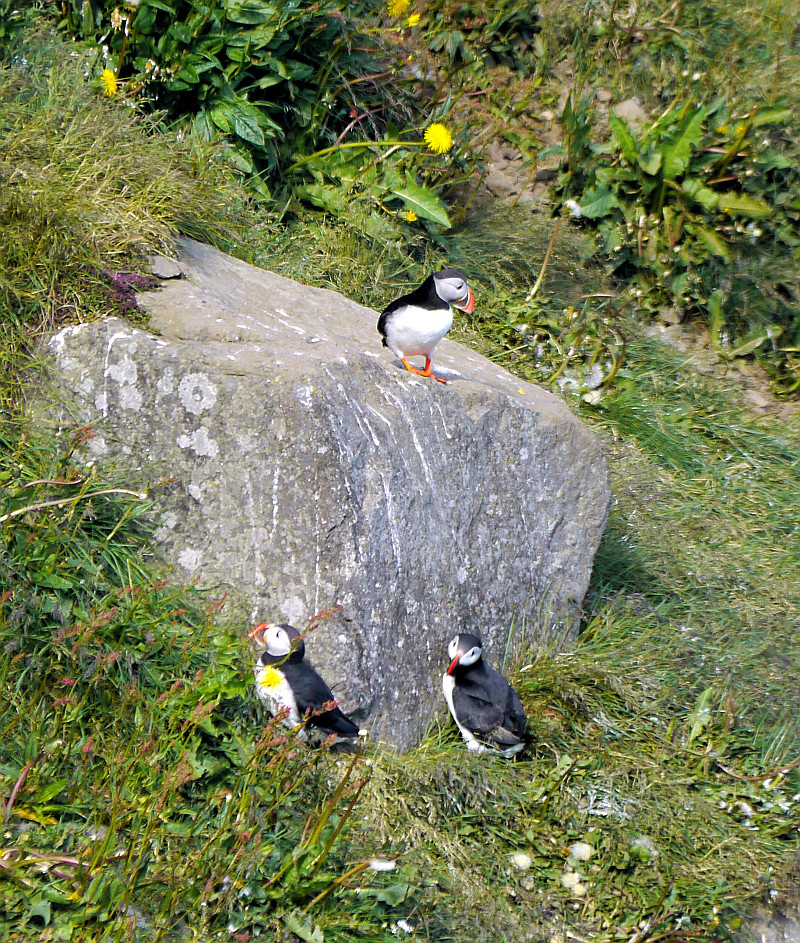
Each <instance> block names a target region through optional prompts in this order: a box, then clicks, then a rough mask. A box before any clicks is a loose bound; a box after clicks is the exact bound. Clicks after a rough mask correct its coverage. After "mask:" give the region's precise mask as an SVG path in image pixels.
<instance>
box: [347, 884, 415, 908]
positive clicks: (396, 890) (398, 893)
mask: <svg viewBox="0 0 800 943" xmlns="http://www.w3.org/2000/svg"><path fill="white" fill-rule="evenodd" d="M413 889H414V888H413V885H411V884H390V885H389V886H388V887H374V888H373V887H370V888H364V889H363V890H361V891H359V897H374V898H375V900H379V901H381V903H383V904H389V906H390V907H396V906H397V905H398V904H402V903H403V901H404V900H406V898H407V897H408V896H409V894H411V892H412V891H413Z"/></svg>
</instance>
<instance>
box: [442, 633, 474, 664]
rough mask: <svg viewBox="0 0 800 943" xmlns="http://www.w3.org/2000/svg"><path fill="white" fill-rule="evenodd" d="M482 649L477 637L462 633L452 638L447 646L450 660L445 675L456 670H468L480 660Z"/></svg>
mask: <svg viewBox="0 0 800 943" xmlns="http://www.w3.org/2000/svg"><path fill="white" fill-rule="evenodd" d="M482 647H483V643H482V642H481V640H480V639H479V638H478V636H477V635H471V634H470V633H469V632H462V633H460V634H459V635H456V636H454V637H453V639H452V640H451V641H450V644H449V645H448V646H447V654H448V655H449V656H450V659H451V661H450V667H449V668H448V669H447V674H452V673H453V672H454V671H455V670H456V668H469V666H470V665H474V664H477V662H479V661H480V660H481V654H482Z"/></svg>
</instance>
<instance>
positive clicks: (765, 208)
mask: <svg viewBox="0 0 800 943" xmlns="http://www.w3.org/2000/svg"><path fill="white" fill-rule="evenodd" d="M719 208H720V209H721V210H722V211H723V212H725V213H730V214H731V215H733V216H747V217H748V218H750V219H763V218H764V217H765V216H770V215H771V214H772V207H771V206H770V205H769V203H766V202H765V201H764V200H760V199H759V198H758V197H755V196H750V195H749V194H748V193H722V194H720V197H719Z"/></svg>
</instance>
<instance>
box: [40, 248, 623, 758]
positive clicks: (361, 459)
mask: <svg viewBox="0 0 800 943" xmlns="http://www.w3.org/2000/svg"><path fill="white" fill-rule="evenodd" d="M180 265H181V268H182V270H183V272H184V274H185V278H184V279H181V280H179V281H170V282H167V283H166V284H165V285H164V286H163V287H162V289H161V290H160V291H156V292H150V293H146V294H142V295H139V296H138V298H137V300H138V302H139V305H140V307H141V308H142V309H144V310H145V311H146V312H147V313H148V314H149V315H150V319H151V320H150V325H151V327H152V333H148V332H146V331H143V330H138V329H136V328H134V327H132V326H131V325H130V324H129V323H127V322H125V321H123V320H120V319H109V320H106V321H104V322H97V323H93V324H86V325H78V326H74V327H68V328H65V329H63V330H61V331H60V332H59V333H57V334H56V335H55V336H53V337H51V338H50V340H49V341H48V344H47V347H48V349H49V351H50V353H51V354H52V361H51V365H50V368H49V370H48V373H47V375H46V376H47V377H48V378H49V381H48V384H45V388H49V390H50V395H51V398H53V397H54V399H55V401H57V402H58V401H60V403H61V405H56V406H53V407H52V408H50V409H49V419H48V421H50V422H52V423H57V422H63V421H65V420H66V419H67V418H69V419H71V420H72V421H77V422H79V423H89V424H92V425H93V426H94V427H95V430H96V436H95V438H93V439H91V440H90V441H89V442H88V449H89V459H90V460H94V461H97V462H103V463H106V462H111V463H113V464H114V465H116V466H117V467H120V466H122V467H125V468H127V469H129V470H130V478H131V481H132V483H133V482H137V483H141V482H142V481H143V482H145V483H146V482H148V481H154V480H158V479H162V480H163V479H169V480H172V482H173V483H172V484H171V485H170V486H169V487H168V489H167V491H166V493H164V492H163V491H157V493H156V498H155V500H156V502H157V507H158V514H159V519H158V524H159V526H158V531H157V541H158V544H159V546H160V548H161V550H162V551H163V553H164V554H165V555H166V557H167V558H168V560H170V561H172V565H173V566H174V568H175V575H176V576H177V577H179V578H181V579H186V580H189V579H195V580H197V581H199V583H200V584H201V585H204V586H214V587H217V588H218V590H219V591H222V590H223V589H225V590H229V591H230V593H231V596H232V597H233V599H234V601H235V602H234V605H236V606H238V607H239V611H241V613H242V629H243V631H244V630H245V629H246V628H247V627H248V626H249V624H250V621H251V620H256V619H258V620H261V619H266V620H274V621H290V622H292V623H294V624H295V625H297V626H298V627H300V628H302V627H303V626H305V624H306V623H307V621H308V620H309V618H310V617H311V616H313V615H314V614H315V613H317V612H318V611H320V610H322V609H326V608H331V607H335V606H341V607H342V608H341V611H340V612H339V613H338V614H337V615H336V616H334V617H333V618H331V619H328V620H326V621H323V622H322V623H321V625H320V626H319V628H318V629H316V630H315V632H314V633H313V634H312V635H311V636H310V637H309V638H308V639H307V651H308V655H309V658H310V660H311V661H312V663H315V664H316V666H317V668H318V669H319V670H320V671H321V673H322V674H323V676H324V677H325V678H326V680H327V681H328V682H329V684H330V685H331V686H332V688H333V691H334V693H335V695H336V696H337V698H339V699H340V701H341V703H342V707H343V709H344V710H345V711H346V712H348V713H350V714H352V715H355V717H356V719H357V720H358V721H359V722H360V723H362V724H363V725H364V726H367V727H368V728H369V729H370V731H371V735H372V737H373V738H377V739H381V740H384V741H387V742H389V743H392V744H394V745H396V746H397V747H399V748H403V749H404V748H408V747H410V746H412V745H413V744H414V743H416V742H417V741H418V739H419V737H420V735H421V734H422V733H423V732H424V729H425V727H426V726H427V724H428V722H429V720H430V719H431V717H432V716H433V715H434V714H444V713H445V712H446V708H445V704H444V699H443V698H442V696H441V689H440V679H441V674H442V671H443V668H444V666H445V662H446V645H447V642H448V641H449V639H450V638H451V637H452V636H453V635H454V634H455V633H456V632H459V631H463V630H467V629H468V630H470V631H476V632H478V633H479V634H480V635H481V636H482V637H483V639H484V643H485V646H486V649H487V653H488V654H489V657H490V659H491V661H492V662H493V664H495V665H496V666H497V667H498V668H501V667H502V664H503V655H504V652H505V651H506V650H507V648H506V646H507V643H509V633H510V632H511V633H512V638H511V641H510V646H509V649H508V650H509V651H511V652H512V653H518V652H521V651H522V650H523V649H524V648H526V647H527V648H530V647H531V646H533V645H535V644H536V643H539V642H545V641H547V640H550V641H553V640H555V641H556V642H563V641H566V640H567V639H569V638H570V637H571V636H573V635H574V633H575V631H576V626H577V618H578V614H579V608H580V605H581V601H582V599H583V596H584V593H585V591H586V588H587V585H588V581H589V575H590V571H591V566H592V559H593V556H594V552H595V549H596V547H597V544H598V542H599V540H600V536H601V534H602V531H603V528H604V525H605V522H606V517H607V512H608V507H609V500H610V495H609V486H608V476H607V469H606V464H605V461H604V458H603V455H602V453H601V449H600V447H599V445H598V442H597V440H596V439H595V437H594V436H593V435H592V434H591V432H590V431H589V430H588V429H587V428H586V427H585V426H583V425H582V424H581V423H580V422H579V421H578V420H577V419H576V418H575V417H574V416H573V415H572V413H571V412H570V411H569V410H568V409H567V408H566V407H565V406H564V405H563V404H562V402H561V401H560V400H558V399H557V398H556V397H554V396H552V395H550V394H549V393H547V392H545V391H543V390H541V389H539V388H537V387H535V386H532V385H530V384H527V383H524V382H523V381H521V380H518V379H516V378H514V377H512V376H511V375H510V374H509V373H507V372H506V371H505V370H503V369H501V368H499V367H497V366H496V365H495V364H493V363H491V362H490V361H489V360H486V359H485V358H483V357H481V356H480V355H478V354H476V353H474V352H472V351H470V350H468V349H466V348H464V347H462V346H461V345H458V344H455V343H452V342H450V341H447V340H445V341H443V342H442V343H441V344H440V345H439V346H438V347H437V349H436V357H435V361H436V362H435V366H436V367H437V370H438V372H439V373H440V374H441V375H443V376H448V377H449V378H450V381H451V382H450V383H449V384H448V385H447V386H444V385H442V384H440V383H436V382H435V381H432V380H429V379H422V378H420V377H417V376H414V375H412V374H411V373H408V372H406V371H405V370H404V369H403V368H402V366H401V365H400V363H399V361H397V360H396V359H395V358H394V356H393V355H392V354H391V353H390V352H389V351H387V350H385V349H383V348H381V346H380V342H379V336H378V334H377V331H376V320H377V315H376V312H374V311H371V310H369V309H367V308H364V307H362V306H360V305H358V304H355V303H354V302H352V301H349V300H348V299H347V298H344V297H342V296H341V295H339V294H337V293H335V292H332V291H327V290H323V289H317V288H307V287H304V286H302V285H299V284H297V283H296V282H294V281H291V280H290V279H287V278H282V277H280V276H278V275H274V274H272V273H270V272H267V271H264V270H262V269H257V268H254V267H252V266H250V265H247V264H246V263H244V262H240V261H238V260H236V259H234V258H231V257H230V256H227V255H224V254H223V253H221V252H218V251H217V250H215V249H212V248H209V247H207V246H203V245H200V244H199V243H196V242H192V241H189V240H185V241H183V242H182V244H181V255H180ZM388 300H389V299H387V301H388ZM42 395H43V393H42V392H41V391H40V393H39V399H40V400H41V397H42ZM39 415H40V417H41V416H42V413H41V412H40V414H39ZM515 646H516V647H515Z"/></svg>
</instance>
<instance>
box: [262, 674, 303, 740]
mask: <svg viewBox="0 0 800 943" xmlns="http://www.w3.org/2000/svg"><path fill="white" fill-rule="evenodd" d="M255 677H256V694H257V695H258V699H259V700H260V701H261V703H262V704H264V706H265V707H266V708H267V709H268V710H269V712H270V714H272V716H273V717H274V716H275V715H276V714H277V713H278V712H279V711H281V710H288V711H289V713H288V715H287V716H286V719H285V720H284V724H285V725H286V726H287V727H296V726H297V725H298V724H299V723H300V721H301V720H302V717H301V716H300V711H299V710H298V708H297V700H296V699H295V696H294V691H292V688H291V685H290V684H289V682H288V681H287V680H286V678H285V676H284V674H283V672H282V671H280V670H279V669H277V668H274V667H273V666H272V665H256V667H255Z"/></svg>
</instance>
